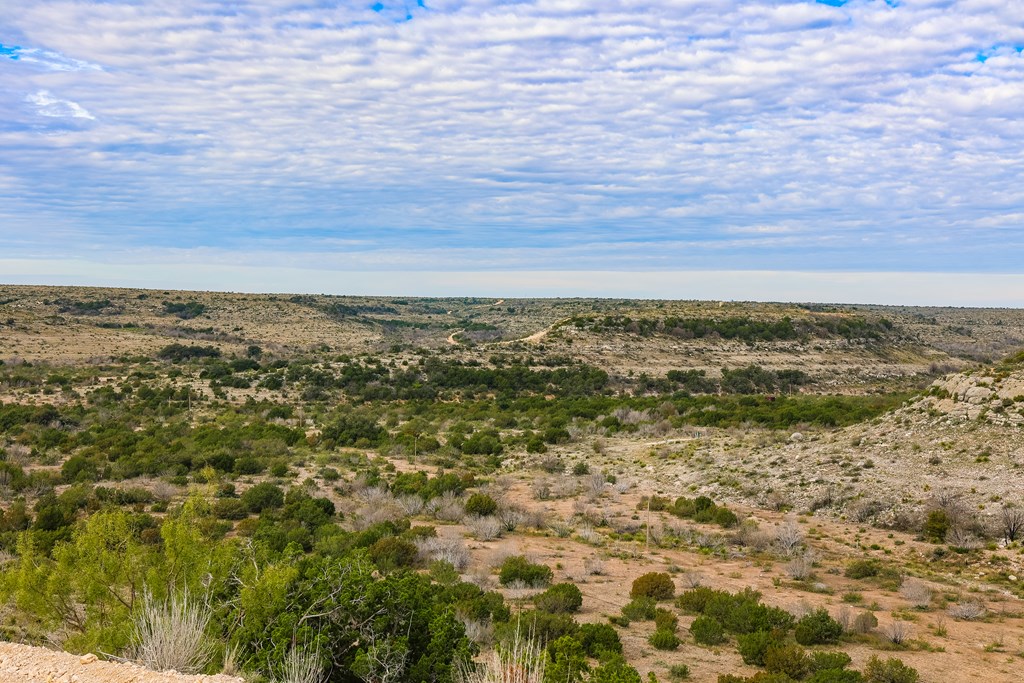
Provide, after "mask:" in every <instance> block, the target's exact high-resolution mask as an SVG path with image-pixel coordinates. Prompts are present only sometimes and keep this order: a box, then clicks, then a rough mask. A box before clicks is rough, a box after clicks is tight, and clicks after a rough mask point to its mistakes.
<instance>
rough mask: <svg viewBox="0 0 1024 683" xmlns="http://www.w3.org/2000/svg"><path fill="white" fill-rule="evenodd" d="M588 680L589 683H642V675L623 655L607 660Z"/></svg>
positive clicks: (613, 656)
mask: <svg viewBox="0 0 1024 683" xmlns="http://www.w3.org/2000/svg"><path fill="white" fill-rule="evenodd" d="M587 680H588V683H641V681H640V673H639V672H638V671H637V670H636V669H634V668H633V667H631V666H630V665H629V663H628V662H627V661H626V660H625V658H623V656H622V655H612V656H610V657H607V658H605V660H604V661H603V662H601V665H600V666H598V667H597V668H595V669H594V670H593V671H592V672H591V673H590V678H589V679H587Z"/></svg>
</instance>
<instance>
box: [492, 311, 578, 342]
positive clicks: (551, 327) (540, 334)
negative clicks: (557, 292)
mask: <svg viewBox="0 0 1024 683" xmlns="http://www.w3.org/2000/svg"><path fill="white" fill-rule="evenodd" d="M568 320H572V318H571V317H569V318H562V319H561V320H556V321H555V322H553V323H551V324H550V325H548V326H547V327H545V328H544V329H543V330H538V331H537V332H534V333H533V334H531V335H530V336H529V337H520V338H519V339H506V340H504V341H499V342H494V343H495V345H498V346H502V345H506V344H515V343H516V342H529V343H531V344H535V343H537V342H539V341H540V340H541V339H543V338H544V337H546V336H548V335H549V334H551V333H552V332H553V331H554V330H555V328H557V327H558V326H559V325H561V324H562V323H564V322H566V321H568Z"/></svg>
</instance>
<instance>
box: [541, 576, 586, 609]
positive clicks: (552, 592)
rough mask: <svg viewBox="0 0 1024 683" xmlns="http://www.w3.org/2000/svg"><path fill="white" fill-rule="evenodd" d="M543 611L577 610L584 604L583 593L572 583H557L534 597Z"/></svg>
mask: <svg viewBox="0 0 1024 683" xmlns="http://www.w3.org/2000/svg"><path fill="white" fill-rule="evenodd" d="M533 604H534V606H535V607H536V608H537V609H539V610H541V611H542V612H556V613H558V612H577V611H579V609H580V607H582V606H583V593H581V592H580V589H579V588H577V587H576V585H575V584H572V583H556V584H555V585H554V586H551V587H550V588H548V589H547V590H546V591H544V592H543V593H541V594H540V595H538V596H537V597H535V598H534V599H533Z"/></svg>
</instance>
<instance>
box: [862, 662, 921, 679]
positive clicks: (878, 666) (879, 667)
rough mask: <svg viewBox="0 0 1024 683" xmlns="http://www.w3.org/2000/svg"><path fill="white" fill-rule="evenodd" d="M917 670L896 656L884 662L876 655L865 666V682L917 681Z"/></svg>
mask: <svg viewBox="0 0 1024 683" xmlns="http://www.w3.org/2000/svg"><path fill="white" fill-rule="evenodd" d="M919 677H920V676H919V674H918V673H917V670H916V669H914V668H912V667H909V666H907V665H906V664H904V663H903V662H901V661H900V660H898V659H896V658H895V657H890V658H889V659H887V660H885V661H884V662H883V661H882V660H880V659H879V658H878V657H876V656H872V657H871V659H869V660H868V663H867V666H865V667H864V681H865V683H917V680H918V678H919Z"/></svg>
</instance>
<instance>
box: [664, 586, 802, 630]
mask: <svg viewBox="0 0 1024 683" xmlns="http://www.w3.org/2000/svg"><path fill="white" fill-rule="evenodd" d="M676 604H677V605H678V606H679V607H680V608H681V609H683V610H685V611H687V612H697V613H699V614H704V615H706V616H710V617H712V618H714V619H715V620H717V621H718V623H719V624H721V625H722V626H723V627H724V628H725V630H726V631H728V632H730V633H753V632H755V631H770V630H772V629H781V630H784V631H786V630H789V629H790V628H792V627H793V615H792V614H790V613H789V612H787V611H785V610H782V609H779V608H777V607H769V606H767V605H764V604H762V603H761V594H760V593H758V592H757V591H753V590H750V589H744V590H742V591H740V592H738V593H729V592H727V591H719V590H713V589H710V588H705V587H703V586H698V587H697V588H694V589H691V590H688V591H686V592H685V593H683V594H681V595H680V596H679V599H678V600H677V601H676Z"/></svg>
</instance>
